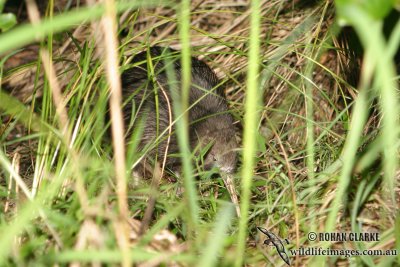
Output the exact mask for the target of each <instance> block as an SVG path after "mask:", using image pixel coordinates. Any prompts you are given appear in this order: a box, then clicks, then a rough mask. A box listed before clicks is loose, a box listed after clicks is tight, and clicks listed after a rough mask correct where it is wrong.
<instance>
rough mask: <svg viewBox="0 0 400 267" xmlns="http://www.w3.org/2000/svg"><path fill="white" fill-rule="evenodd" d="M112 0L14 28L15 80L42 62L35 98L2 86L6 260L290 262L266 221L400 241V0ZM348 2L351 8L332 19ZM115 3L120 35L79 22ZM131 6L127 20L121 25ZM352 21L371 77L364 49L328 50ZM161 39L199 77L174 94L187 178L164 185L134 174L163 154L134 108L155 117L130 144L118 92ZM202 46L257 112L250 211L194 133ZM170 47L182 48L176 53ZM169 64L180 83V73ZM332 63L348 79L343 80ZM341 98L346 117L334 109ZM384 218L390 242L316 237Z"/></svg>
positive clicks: (3, 46) (245, 166)
mask: <svg viewBox="0 0 400 267" xmlns="http://www.w3.org/2000/svg"><path fill="white" fill-rule="evenodd" d="M106 2H107V3H108V5H105V4H104V5H103V4H97V5H94V6H91V7H88V6H85V5H83V6H79V7H76V8H72V9H69V10H67V11H63V12H60V13H54V11H55V3H56V2H53V1H49V6H48V8H47V12H46V15H44V17H42V18H40V21H37V23H36V24H33V23H26V24H20V25H17V26H16V27H14V28H13V29H11V30H9V31H7V32H5V33H2V34H1V35H0V54H1V55H2V57H3V59H2V60H0V64H1V65H0V74H1V77H0V79H1V81H2V82H3V81H4V80H7V79H9V78H10V77H18V76H12V75H14V74H16V73H18V71H21V70H27V69H31V68H32V66H35V67H36V69H35V70H34V71H33V74H32V76H33V77H32V81H33V82H32V83H33V84H30V85H32V88H33V89H32V94H34V95H35V97H33V100H32V101H31V102H28V103H22V102H20V101H18V100H17V99H16V98H15V97H12V96H11V95H10V93H9V91H5V88H2V87H0V121H1V124H0V145H1V149H0V166H1V168H0V199H1V202H0V208H1V210H2V212H0V265H1V266H13V265H21V266H24V265H35V266H38V265H43V266H48V265H58V264H60V265H64V264H73V263H80V264H86V263H92V264H96V263H100V264H105V265H107V264H110V265H113V264H120V265H125V266H130V265H132V264H142V263H145V264H152V265H154V266H157V265H161V266H163V265H173V264H177V265H182V266H233V265H236V266H259V265H265V264H266V265H271V264H274V265H278V266H284V262H283V261H282V260H281V258H280V257H279V255H278V253H277V251H276V250H275V248H273V247H270V246H266V245H264V244H263V241H264V240H265V239H267V237H266V236H263V235H261V234H260V233H258V232H257V227H258V226H262V227H264V228H266V229H268V230H269V231H271V232H272V233H274V234H275V235H277V236H278V237H280V238H282V239H284V238H288V239H289V240H290V244H288V245H286V249H296V248H299V247H304V248H307V247H324V248H328V247H332V246H334V247H335V248H339V249H344V248H354V249H370V250H373V249H392V248H397V250H398V252H399V251H400V242H399V240H400V231H399V229H400V227H399V221H400V220H399V213H398V207H399V205H398V203H397V202H396V201H398V198H399V195H398V192H399V185H398V182H399V179H398V174H397V173H398V159H399V157H398V145H399V139H398V134H399V132H400V129H399V126H398V115H399V110H398V93H397V90H398V77H396V68H395V62H394V57H395V54H396V53H397V50H398V47H399V43H400V22H397V24H396V25H395V27H394V29H393V31H392V33H391V34H390V36H389V37H386V36H384V34H383V21H384V18H385V16H386V15H387V12H388V11H389V10H390V9H391V8H392V6H393V3H391V1H382V2H380V3H383V4H382V5H377V6H374V3H377V1H371V2H368V1H364V2H363V1H339V0H338V1H336V2H335V4H336V6H334V5H333V4H332V2H331V1H322V2H321V3H315V4H309V5H305V6H304V7H297V6H296V7H294V6H292V5H291V4H290V5H288V4H287V2H285V1H278V2H276V3H275V2H272V1H267V0H265V1H249V3H248V5H247V4H243V5H242V6H240V5H241V3H239V2H238V3H236V2H235V3H236V4H235V5H233V6H230V4H232V3H225V2H224V1H221V2H220V3H219V6H218V5H214V3H212V2H206V3H203V2H201V1H199V2H195V3H194V2H193V3H192V2H191V1H187V0H184V1H181V2H180V4H179V5H176V6H174V5H173V3H172V2H169V1H162V3H160V1H106ZM378 2H379V1H378ZM150 7H156V9H149V8H150ZM292 7H293V9H290V8H292ZM335 7H336V11H337V22H338V23H339V25H338V24H334V23H331V22H327V21H326V20H327V19H328V20H329V19H330V16H331V14H333V13H334V12H333V9H334V8H335ZM114 8H115V9H114ZM296 8H299V10H301V11H302V12H304V13H301V14H300V13H299V14H300V15H299V17H300V18H301V20H299V19H298V17H297V15H296V16H293V13H290V12H294V13H296V12H297V11H296ZM289 10H291V11H289ZM296 14H297V13H296ZM230 16H231V17H230ZM285 16H286V17H287V18H285ZM203 18H207V20H206V21H207V23H209V24H210V25H211V24H212V23H220V21H224V20H229V19H230V21H229V22H228V23H226V24H224V23H223V24H222V25H224V27H214V28H212V27H211V26H210V28H207V29H206V30H205V29H203V28H202V27H205V26H204V25H203V26H202V24H201V23H198V22H199V21H202V19H203ZM227 18H228V19H227ZM284 18H285V19H284ZM107 19H108V23H111V24H107ZM147 19H148V21H147ZM100 20H103V22H104V20H106V22H105V25H103V30H99V31H103V32H107V33H108V34H109V35H107V34H106V35H105V36H102V35H99V36H95V37H94V36H92V35H90V34H86V35H85V36H84V37H83V38H82V36H80V35H79V34H76V35H75V34H73V33H71V31H72V30H74V29H75V28H76V27H82V28H83V29H84V31H87V32H91V31H92V30H90V29H91V28H90V27H93V26H94V24H95V23H97V22H99V21H100ZM215 21H217V22H215ZM117 22H118V23H119V24H118V26H119V28H118V29H117V28H114V27H113V26H112V24H113V23H117ZM196 23H197V24H196ZM342 24H346V25H350V26H352V27H353V29H354V30H355V33H356V35H357V36H358V37H359V39H360V41H361V44H362V47H363V51H364V55H363V59H362V61H360V62H362V65H361V66H360V68H359V69H358V70H359V71H360V78H359V81H358V82H359V84H358V86H357V88H354V87H352V86H351V85H350V82H348V81H347V78H348V77H346V76H345V75H344V73H343V72H337V71H336V70H337V69H341V68H343V69H344V70H352V69H350V64H348V62H347V64H348V65H346V62H345V61H343V62H342V61H340V60H338V61H340V62H341V63H337V65H335V66H334V67H331V66H330V65H329V63H330V62H329V60H328V61H324V60H323V59H324V56H326V55H327V54H329V52H332V51H334V52H335V53H336V52H337V53H336V55H339V56H338V57H340V53H339V52H343V53H344V54H346V52H348V51H340V48H338V46H337V43H336V42H337V38H336V37H337V33H338V32H339V31H340V29H339V27H340V26H341V25H342ZM107 25H108V26H110V25H111V27H108V28H107ZM217 25H219V24H217ZM238 26H241V27H238ZM85 28H87V29H85ZM99 29H101V28H99ZM65 33H67V34H65ZM117 34H119V35H120V36H118V38H120V40H119V41H120V43H119V44H118V43H116V42H115V41H117V40H116V38H115V37H117V36H116V35H117ZM124 34H127V36H126V38H123V37H121V36H123V35H124ZM279 35H283V36H282V37H280V39H279V40H277V38H276V36H279ZM65 36H67V37H65ZM60 39H67V40H68V42H70V43H71V45H70V46H71V47H72V49H71V51H73V52H65V53H63V54H62V55H59V54H57V51H58V48H57V45H56V44H57V42H60ZM36 40H37V41H38V42H39V44H40V51H43V52H42V56H41V57H40V56H38V57H37V59H36V60H34V62H33V63H30V64H26V65H24V64H22V65H21V66H18V67H17V68H15V69H14V70H12V71H10V70H7V71H6V72H3V64H4V63H5V62H6V59H7V58H8V56H12V55H13V54H15V53H16V52H18V50H19V49H23V48H24V46H26V45H27V44H30V43H32V42H35V41H36ZM107 40H108V41H110V42H109V43H107ZM155 44H157V45H163V46H168V45H170V44H172V46H177V47H179V49H180V50H181V51H182V53H181V58H180V60H181V64H182V66H183V71H182V77H181V79H182V80H181V84H182V92H183V93H182V95H173V96H172V98H173V99H172V108H173V110H171V112H173V113H174V115H175V118H177V120H176V121H174V123H175V125H176V132H177V136H178V142H179V148H180V156H181V157H182V173H181V176H182V177H177V181H176V182H175V183H172V182H169V181H167V179H161V180H159V181H156V180H153V182H152V185H150V181H147V180H137V181H134V179H133V178H131V172H132V170H133V169H134V168H135V166H137V164H138V162H139V160H140V159H141V158H142V157H144V156H145V153H146V151H138V146H139V143H140V136H141V133H142V131H143V129H142V127H144V124H143V121H138V119H137V118H131V121H130V125H136V126H138V127H136V128H135V129H133V134H132V136H131V137H130V138H129V139H130V140H129V142H128V143H127V144H126V146H123V142H122V140H123V139H124V137H123V136H122V131H121V128H122V125H119V126H118V121H120V120H121V118H120V117H119V116H118V114H119V112H120V106H121V105H124V104H126V102H127V101H130V100H129V99H122V100H119V99H118V98H119V93H118V92H119V87H120V85H119V84H118V82H119V80H118V79H119V77H118V73H120V72H121V71H122V69H125V68H128V67H129V66H130V64H131V63H130V57H131V55H134V54H136V53H138V52H139V51H143V50H146V49H148V47H149V46H151V45H155ZM117 47H118V49H117ZM103 49H104V50H103ZM344 50H345V49H344ZM67 51H69V50H67ZM46 53H48V54H46ZM46 55H47V58H46ZM191 56H195V57H199V56H200V57H202V58H204V61H206V62H207V63H209V64H210V65H212V66H213V67H214V68H215V69H217V70H218V71H219V74H220V75H221V76H223V78H222V81H221V84H222V86H225V89H226V92H227V95H228V98H229V100H230V103H229V104H230V106H231V112H232V115H233V117H234V118H235V120H236V124H237V126H238V128H241V127H240V125H243V134H242V133H240V137H243V138H242V142H241V147H240V148H239V149H238V153H239V155H240V161H239V163H238V170H237V173H236V174H235V182H236V187H237V188H238V190H237V191H240V195H239V198H240V209H241V216H240V218H238V217H235V216H234V213H233V206H232V205H231V204H229V203H227V202H230V196H229V192H228V190H227V189H226V188H225V187H224V182H223V179H222V178H221V177H217V178H215V177H214V176H213V175H212V173H210V172H206V171H204V170H203V169H202V167H201V162H200V163H199V162H196V157H195V155H193V153H192V151H190V149H189V136H188V129H189V128H188V127H190V126H189V122H188V116H187V114H188V110H189V109H190V108H191V107H190V106H189V105H188V103H189V102H188V92H189V88H190V85H191V77H190V68H191V66H190V64H191V60H190V57H191ZM105 59H106V60H105ZM160 60H165V61H166V62H167V63H168V60H170V58H169V57H168V55H165V57H164V56H163V57H162V58H161V59H160ZM118 62H120V65H121V66H117V64H118ZM341 64H342V65H341ZM166 65H168V64H166ZM60 66H61V67H60ZM42 68H44V69H45V75H43V73H41V71H40V70H41V69H42ZM347 68H348V69H347ZM166 71H167V76H168V78H169V81H171V85H170V86H174V85H175V84H176V83H174V82H176V79H177V77H176V76H175V73H174V72H173V71H172V69H168V68H167V70H166ZM321 73H322V74H321ZM318 74H321V75H322V76H323V78H322V80H321V79H318ZM342 74H343V75H342ZM52 75H54V77H53V76H52ZM55 75H56V76H57V77H55ZM324 75H325V76H324ZM327 77H328V78H327ZM14 79H17V78H14ZM327 80H333V81H334V82H333V83H332V84H333V85H326V84H325V82H326V81H327ZM41 81H44V82H43V84H42V83H41ZM21 82H23V81H21ZM57 83H60V84H59V85H57ZM328 84H329V83H328ZM1 86H3V85H1ZM58 86H59V87H60V92H59V95H58V96H57V90H56V89H57V87H58ZM110 88H111V89H110ZM61 89H62V90H61ZM110 91H111V92H112V93H111V96H110ZM160 93H161V92H158V94H160ZM338 95H339V96H338ZM110 99H111V101H114V105H109V101H110ZM321 103H323V104H321ZM375 103H377V104H376V105H375ZM109 107H111V112H108V109H109ZM63 110H64V111H63ZM325 111H326V112H327V113H329V114H331V115H330V117H329V118H330V119H329V120H325V119H321V117H322V118H325V117H324V116H323V115H324V114H322V113H324V112H325ZM63 112H64V113H65V114H64V115H63ZM155 112H157V113H159V112H160V111H155ZM109 113H110V114H109ZM113 113H114V114H113ZM132 113H134V112H133V111H132ZM115 114H116V115H115ZM113 115H114V116H113ZM110 116H111V118H112V119H111V121H107V118H109V117H110ZM63 118H64V121H63ZM376 121H378V122H377V123H376ZM116 123H117V125H115V124H116ZM374 123H375V124H374ZM113 125H114V126H115V129H114V130H113V136H110V133H109V130H108V129H109V128H110V127H113ZM371 125H373V126H371ZM163 134H165V133H159V135H160V136H162V135H163ZM113 143H114V146H113ZM151 147H153V146H149V147H148V148H149V149H150V148H151ZM124 150H125V151H124ZM157 160H158V161H161V159H157ZM194 163H197V164H194ZM154 173H155V174H154V175H155V176H156V175H157V167H155V171H154ZM164 175H165V177H174V175H175V174H171V173H165V174H164ZM17 188H18V189H17ZM239 188H240V190H239ZM125 190H126V192H125ZM182 191H183V194H181V192H182ZM24 195H25V196H24ZM152 201H153V202H152ZM6 205H7V207H8V209H7V212H3V211H4V210H5V206H6ZM148 210H150V212H148ZM149 214H150V215H149ZM146 216H149V218H146ZM143 220H147V221H146V223H147V225H145V226H144V223H143V224H142V221H143ZM367 226H368V227H371V228H372V230H371V231H378V232H379V234H380V237H381V240H380V241H379V242H348V243H346V244H343V246H342V245H341V244H333V243H332V242H322V241H320V240H317V241H313V242H312V241H310V240H307V235H308V233H309V232H310V231H315V232H350V231H352V232H365V231H370V230H369V228H368V227H367ZM147 228H148V229H147ZM146 229H147V230H146ZM142 230H146V231H144V232H142ZM287 253H288V255H289V257H290V259H291V261H292V265H294V266H321V265H323V264H325V265H336V264H352V265H354V266H359V265H360V266H361V265H367V266H374V265H376V264H379V265H380V266H395V265H396V264H399V261H400V258H399V256H398V257H397V258H396V257H379V256H359V257H351V258H345V257H328V256H322V257H313V256H308V257H306V256H304V257H299V256H297V257H294V256H293V255H291V254H289V251H288V250H287Z"/></svg>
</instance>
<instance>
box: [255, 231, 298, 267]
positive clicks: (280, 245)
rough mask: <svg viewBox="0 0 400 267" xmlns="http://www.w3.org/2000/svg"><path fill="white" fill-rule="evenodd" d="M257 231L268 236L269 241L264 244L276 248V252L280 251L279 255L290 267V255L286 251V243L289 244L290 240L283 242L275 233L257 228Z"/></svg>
mask: <svg viewBox="0 0 400 267" xmlns="http://www.w3.org/2000/svg"><path fill="white" fill-rule="evenodd" d="M257 229H258V230H259V231H260V232H261V233H263V234H264V235H266V236H267V237H268V239H266V240H264V244H265V245H267V246H274V247H275V248H276V250H277V251H278V254H279V256H280V257H281V259H282V260H283V261H284V262H286V264H287V265H290V259H289V256H288V254H287V253H286V249H285V245H284V243H286V244H289V240H288V239H287V238H285V239H284V240H282V239H281V238H279V237H278V236H276V235H275V234H274V233H272V232H270V231H268V230H267V229H265V228H262V227H257Z"/></svg>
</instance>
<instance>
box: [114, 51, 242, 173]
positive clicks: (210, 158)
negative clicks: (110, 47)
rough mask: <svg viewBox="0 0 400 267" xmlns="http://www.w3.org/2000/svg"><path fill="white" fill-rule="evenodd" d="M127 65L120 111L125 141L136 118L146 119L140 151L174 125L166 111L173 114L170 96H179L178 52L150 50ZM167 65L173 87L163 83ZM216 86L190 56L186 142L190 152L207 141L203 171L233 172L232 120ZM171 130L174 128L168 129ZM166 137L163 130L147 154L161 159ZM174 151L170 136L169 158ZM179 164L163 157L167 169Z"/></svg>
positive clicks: (175, 144)
mask: <svg viewBox="0 0 400 267" xmlns="http://www.w3.org/2000/svg"><path fill="white" fill-rule="evenodd" d="M166 59H167V60H166ZM149 60H151V63H152V64H151V65H152V68H153V69H151V68H150V66H149V64H148V63H149V62H150V61H149ZM132 64H133V67H131V68H129V69H127V70H125V71H124V72H123V73H122V88H123V96H124V100H125V101H126V103H125V105H124V110H123V111H124V118H125V123H126V127H127V133H128V138H129V135H130V133H131V132H132V129H133V128H134V127H135V125H138V121H140V119H141V118H143V119H144V120H145V122H144V125H145V128H144V131H143V135H142V144H141V148H144V147H145V145H147V144H154V142H155V140H156V139H157V136H160V135H161V134H162V133H163V132H164V131H165V130H166V129H167V128H168V126H169V125H170V119H171V121H173V122H174V121H175V116H172V118H170V116H169V114H170V113H169V110H170V109H171V113H172V114H174V112H173V110H174V105H175V104H177V103H175V102H174V99H175V98H174V97H172V96H173V95H176V96H178V97H179V96H180V95H181V91H180V90H181V83H180V80H181V64H180V54H179V52H178V51H175V50H172V49H169V48H162V47H151V48H150V49H149V51H144V52H141V53H139V54H137V55H136V56H135V57H134V58H133V61H132ZM169 64H171V66H172V68H171V69H172V70H173V73H174V74H175V75H174V76H175V79H176V81H177V82H176V83H175V85H172V83H171V82H169V79H168V77H169V76H168V75H167V68H168V65H169ZM151 73H154V75H151ZM218 84H219V80H218V78H217V76H216V75H215V73H214V72H213V71H212V70H211V69H210V68H209V67H208V66H207V64H205V63H204V62H202V61H200V60H198V59H196V58H192V60H191V86H190V91H189V106H190V107H191V108H190V110H189V124H190V126H189V139H190V140H189V141H190V146H191V148H192V149H194V148H195V147H196V146H198V145H200V146H204V145H206V144H208V143H212V146H211V148H210V149H209V151H208V153H207V155H206V158H205V167H206V168H211V167H212V166H214V165H215V166H217V167H220V169H221V170H223V171H226V172H232V171H233V170H234V169H235V165H236V152H235V151H234V149H235V148H236V147H237V143H236V140H235V128H234V126H233V118H232V116H231V115H230V114H229V113H228V106H227V101H226V98H225V96H224V92H223V89H222V88H221V86H218ZM155 89H156V90H155ZM164 93H165V95H164ZM156 94H157V102H158V107H157V105H156ZM175 100H176V99H175ZM168 103H169V104H168ZM156 110H158V112H156ZM157 114H158V116H157ZM132 116H134V117H133V118H136V119H135V122H134V123H133V125H131V126H132V127H129V124H130V123H129V122H130V121H132ZM157 120H158V135H157ZM174 129H175V128H174V127H173V128H172V131H174ZM167 135H168V131H165V134H164V135H163V136H162V137H161V138H160V139H159V140H160V142H159V143H158V148H157V149H153V150H152V152H151V153H149V154H148V155H151V156H152V157H154V156H155V152H158V159H161V158H162V157H163V156H164V154H165V153H164V151H165V148H166V145H167V140H166V137H167ZM178 152H179V148H178V142H177V138H176V136H175V134H174V133H173V134H172V135H171V138H170V142H169V149H168V154H172V153H178ZM179 164H180V160H179V157H168V160H167V165H168V166H169V167H170V168H175V167H177V166H178V165H179Z"/></svg>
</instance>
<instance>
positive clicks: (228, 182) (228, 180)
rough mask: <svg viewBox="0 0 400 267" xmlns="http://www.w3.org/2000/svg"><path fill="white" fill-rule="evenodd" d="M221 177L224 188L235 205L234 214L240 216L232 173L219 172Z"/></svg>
mask: <svg viewBox="0 0 400 267" xmlns="http://www.w3.org/2000/svg"><path fill="white" fill-rule="evenodd" d="M221 176H222V179H223V180H224V184H225V186H226V189H227V190H228V192H229V196H230V197H231V200H232V203H233V204H234V205H235V209H236V214H237V216H238V217H239V218H240V206H239V199H238V194H237V192H236V189H235V183H234V180H233V175H232V174H230V173H225V172H223V173H222V174H221Z"/></svg>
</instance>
